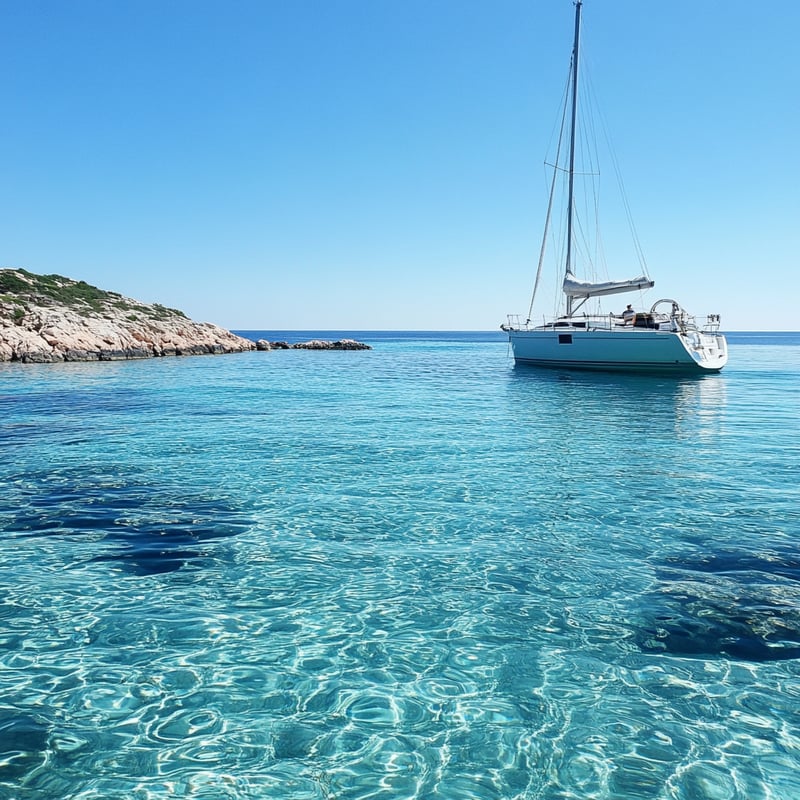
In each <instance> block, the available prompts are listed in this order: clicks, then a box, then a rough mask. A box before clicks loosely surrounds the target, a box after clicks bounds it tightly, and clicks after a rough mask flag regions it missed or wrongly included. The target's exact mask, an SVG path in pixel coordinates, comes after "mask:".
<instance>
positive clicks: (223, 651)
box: [0, 331, 800, 800]
mask: <svg viewBox="0 0 800 800" xmlns="http://www.w3.org/2000/svg"><path fill="white" fill-rule="evenodd" d="M246 333H247V335H249V336H251V338H253V339H257V338H267V339H270V340H273V341H274V340H278V339H284V340H287V341H299V340H304V339H310V338H328V339H335V338H344V337H347V338H355V339H359V340H361V341H365V342H367V343H369V344H371V345H372V346H373V349H372V350H369V351H347V352H319V351H307V350H279V351H271V352H251V353H243V354H239V355H229V356H215V357H212V356H208V357H191V358H165V359H152V360H146V361H131V362H106V363H88V364H74V363H73V364H53V365H32V364H28V365H22V364H2V365H0V455H1V456H2V457H1V458H0V486H2V504H0V798H2V799H3V800H5V799H8V800H11V799H12V798H13V799H14V800H51V799H52V800H64V799H65V798H80V799H81V800H84V799H88V798H97V799H98V800H99V799H100V798H102V799H103V800H123V798H124V800H129V799H131V798H132V799H134V800H138V799H139V798H141V799H142V800H144V799H147V798H173V797H178V798H208V799H209V800H210V799H212V798H213V799H214V800H216V799H217V798H265V799H266V798H270V800H276V799H280V800H282V799H283V798H285V799H286V800H333V799H334V798H335V799H336V800H367V799H368V798H369V800H384V799H385V800H389V799H390V798H391V800H405V799H408V800H412V798H413V799H414V800H417V799H420V800H421V799H422V798H424V799H425V800H461V799H462V798H463V800H467V798H469V800H501V799H502V800H512V799H513V800H517V799H518V800H523V799H524V800H533V799H534V798H535V799H536V800H570V799H572V798H574V799H575V800H587V799H589V798H591V799H596V800H632V799H633V798H643V799H644V798H647V799H648V800H650V799H653V800H656V799H658V800H667V799H672V798H676V799H680V800H705V799H707V800H738V799H741V800H796V799H797V798H800V488H798V487H800V403H798V397H800V334H764V333H741V334H738V333H737V334H730V335H729V341H730V351H731V359H730V363H729V365H728V367H727V368H726V369H725V370H724V371H723V372H722V373H720V374H718V375H708V376H701V377H697V378H691V379H681V378H678V379H676V378H674V377H672V378H666V377H654V376H625V375H615V374H600V373H597V374H582V373H579V372H562V371H556V370H554V371H548V370H536V369H531V368H524V367H515V366H514V363H513V360H512V359H511V357H510V354H509V352H508V346H507V343H506V341H505V339H504V337H503V335H502V334H501V333H500V332H496V333H495V332H490V333H471V332H463V333H431V332H414V333H403V332H346V331H341V332H319V331H303V332H289V331H283V332H281V331H250V332H246Z"/></svg>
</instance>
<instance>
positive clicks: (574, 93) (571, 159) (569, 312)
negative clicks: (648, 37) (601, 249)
mask: <svg viewBox="0 0 800 800" xmlns="http://www.w3.org/2000/svg"><path fill="white" fill-rule="evenodd" d="M582 5H583V2H582V0H575V40H574V42H573V45H572V121H571V124H570V136H569V194H568V196H567V261H566V273H567V274H569V273H570V272H572V217H573V182H574V179H575V125H576V120H577V116H578V48H579V46H580V38H581V6H582ZM571 315H572V297H570V296H569V295H567V316H571Z"/></svg>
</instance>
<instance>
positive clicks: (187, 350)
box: [0, 269, 256, 363]
mask: <svg viewBox="0 0 800 800" xmlns="http://www.w3.org/2000/svg"><path fill="white" fill-rule="evenodd" d="M254 349H256V344H255V343H254V342H251V341H250V340H249V339H243V338H242V337H240V336H236V335H235V334H233V333H231V332H230V331H227V330H225V329H224V328H220V327H218V326H216V325H212V324H210V323H208V322H193V321H192V320H190V319H189V318H188V317H187V316H186V315H185V314H184V313H183V312H181V311H177V310H175V309H170V308H165V307H164V306H162V305H158V304H153V305H150V304H147V303H140V302H139V301H137V300H132V299H131V298H127V297H123V296H122V295H120V294H117V293H115V292H106V291H103V290H101V289H97V288H96V287H94V286H90V285H89V284H86V283H84V282H82V281H73V280H71V279H69V278H64V277H61V276H59V275H35V274H33V273H30V272H27V271H26V270H21V269H17V270H14V269H2V270H0V361H22V362H27V363H45V362H56V361H113V360H118V359H128V358H150V357H154V356H167V355H200V354H211V353H237V352H242V351H246V350H254Z"/></svg>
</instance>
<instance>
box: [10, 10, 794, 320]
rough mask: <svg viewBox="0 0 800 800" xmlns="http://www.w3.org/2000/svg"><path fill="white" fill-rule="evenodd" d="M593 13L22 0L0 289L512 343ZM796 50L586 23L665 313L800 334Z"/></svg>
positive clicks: (642, 16)
mask: <svg viewBox="0 0 800 800" xmlns="http://www.w3.org/2000/svg"><path fill="white" fill-rule="evenodd" d="M572 15H573V5H572V2H570V0H492V2H489V0H482V1H481V2H478V1H477V0H257V1H256V0H230V1H229V0H225V2H223V0H128V1H127V2H124V1H123V0H114V1H112V2H109V0H4V1H3V3H2V7H0V101H1V102H2V111H3V123H2V125H1V126H0V160H1V163H2V170H1V171H0V174H2V194H1V195H0V266H15V267H24V268H26V269H29V270H31V271H33V272H40V273H52V272H55V273H59V274H63V275H67V276H69V277H72V278H75V279H79V280H85V281H87V282H89V283H92V284H95V285H97V286H100V287H102V288H106V289H111V290H114V291H118V292H121V293H123V294H125V295H128V296H130V297H134V298H137V299H140V300H144V301H147V302H161V303H164V304H165V305H168V306H173V307H178V308H181V309H183V310H184V311H185V312H186V313H187V314H189V315H190V316H191V317H193V318H194V319H198V320H204V321H211V322H215V323H218V324H220V325H223V326H225V327H228V328H234V329H243V328H251V329H258V328H316V329H350V330H364V329H458V330H469V329H477V330H488V329H495V328H497V326H498V325H499V324H500V323H501V322H503V321H504V320H505V315H506V314H507V313H510V312H519V313H523V314H524V313H525V312H526V311H527V306H528V299H529V293H530V288H531V285H532V280H533V274H534V271H535V264H536V259H537V257H538V250H539V237H540V235H541V228H542V222H543V218H544V209H545V205H546V199H547V198H546V195H547V183H546V177H545V173H544V169H543V161H544V158H545V155H546V152H547V147H548V143H549V142H550V140H551V135H552V127H553V122H554V120H555V118H556V116H557V113H558V104H559V102H560V95H561V89H562V86H563V84H564V81H565V79H566V70H567V66H568V61H569V49H570V44H571V36H572V20H573V16H572ZM798 31H800V5H799V4H797V3H766V4H764V3H756V2H752V0H729V1H728V2H722V0H704V1H703V2H698V0H670V2H664V3H653V2H642V0H614V2H608V0H585V3H584V44H585V53H586V59H587V64H590V65H591V70H592V76H593V77H592V80H593V83H594V85H595V87H596V93H597V94H598V95H599V98H600V102H601V105H602V108H603V112H604V116H605V119H606V121H607V124H608V127H609V129H610V130H611V132H612V136H613V140H614V144H615V150H616V153H617V157H618V159H619V161H620V164H621V167H622V171H623V173H624V175H625V183H626V188H627V193H628V198H629V201H630V204H631V206H632V209H633V214H634V218H635V220H636V224H637V229H638V233H639V237H640V239H641V241H642V245H643V248H644V251H645V254H646V257H647V263H648V267H649V271H650V273H651V275H652V277H653V278H655V280H656V288H655V289H654V290H652V291H651V293H649V294H648V295H647V298H645V299H646V300H647V301H649V302H652V301H654V300H656V299H658V298H660V297H673V296H674V297H676V298H677V299H679V300H680V301H681V302H682V303H683V304H684V305H685V306H686V307H687V308H688V309H689V310H690V311H693V312H695V313H698V314H700V313H703V314H705V313H707V312H718V313H721V314H722V315H723V324H724V327H725V328H727V329H730V330H752V329H775V330H797V329H800V314H799V313H798V310H797V309H798V303H797V300H798V295H800V291H799V290H800V278H799V277H798V273H799V272H800V270H798V267H799V266H800V190H799V187H800V156H798V146H799V145H798V143H800V62H799V61H798V58H797V49H798V45H797V36H798ZM610 271H611V272H614V275H612V276H611V277H616V276H620V277H624V276H627V275H629V273H630V270H629V269H628V268H627V266H625V267H624V268H620V269H619V270H617V269H611V268H610Z"/></svg>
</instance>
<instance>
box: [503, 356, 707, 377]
mask: <svg viewBox="0 0 800 800" xmlns="http://www.w3.org/2000/svg"><path fill="white" fill-rule="evenodd" d="M514 361H515V362H516V363H517V364H522V365H524V366H526V367H551V368H555V369H580V370H603V371H605V372H612V371H613V372H661V373H664V372H668V373H670V374H675V373H684V374H686V375H707V374H708V373H710V372H719V371H720V370H721V369H722V367H703V366H701V365H700V364H698V363H696V362H693V363H688V362H685V363H681V362H676V363H674V364H664V363H663V362H658V361H654V362H650V363H648V362H644V363H639V364H620V363H619V362H615V361H554V360H540V359H532V358H517V357H516V356H515V357H514Z"/></svg>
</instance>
